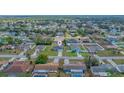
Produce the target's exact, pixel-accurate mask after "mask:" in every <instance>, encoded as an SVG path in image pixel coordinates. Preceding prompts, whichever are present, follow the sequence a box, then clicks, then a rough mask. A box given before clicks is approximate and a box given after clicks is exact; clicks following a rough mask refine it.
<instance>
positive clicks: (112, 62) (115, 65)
mask: <svg viewBox="0 0 124 93" xmlns="http://www.w3.org/2000/svg"><path fill="white" fill-rule="evenodd" d="M107 61H108V62H109V63H110V64H112V65H113V67H115V68H116V69H117V70H118V72H121V70H120V69H119V68H118V65H117V64H116V63H115V62H114V61H112V60H110V59H108V60H107Z"/></svg>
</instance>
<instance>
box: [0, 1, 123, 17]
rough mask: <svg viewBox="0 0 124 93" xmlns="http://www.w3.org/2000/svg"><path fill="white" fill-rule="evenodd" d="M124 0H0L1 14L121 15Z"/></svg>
mask: <svg viewBox="0 0 124 93" xmlns="http://www.w3.org/2000/svg"><path fill="white" fill-rule="evenodd" d="M123 5H124V0H0V15H66V14H67V15H92V14H97V15H105V14H107V15H112V14H114V15H120V14H124V12H123Z"/></svg>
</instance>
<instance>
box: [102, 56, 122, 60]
mask: <svg viewBox="0 0 124 93" xmlns="http://www.w3.org/2000/svg"><path fill="white" fill-rule="evenodd" d="M100 59H102V60H104V59H110V60H112V59H124V56H113V57H100Z"/></svg>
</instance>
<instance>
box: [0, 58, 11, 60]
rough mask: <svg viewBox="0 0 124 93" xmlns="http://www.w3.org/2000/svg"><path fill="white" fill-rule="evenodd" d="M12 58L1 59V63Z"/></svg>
mask: <svg viewBox="0 0 124 93" xmlns="http://www.w3.org/2000/svg"><path fill="white" fill-rule="evenodd" d="M9 59H11V58H0V61H8V60H9Z"/></svg>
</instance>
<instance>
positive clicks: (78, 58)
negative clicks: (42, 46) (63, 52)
mask: <svg viewBox="0 0 124 93" xmlns="http://www.w3.org/2000/svg"><path fill="white" fill-rule="evenodd" d="M48 58H49V59H55V58H59V59H74V60H76V59H77V60H82V59H84V57H66V56H62V57H58V56H49V57H48Z"/></svg>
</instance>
